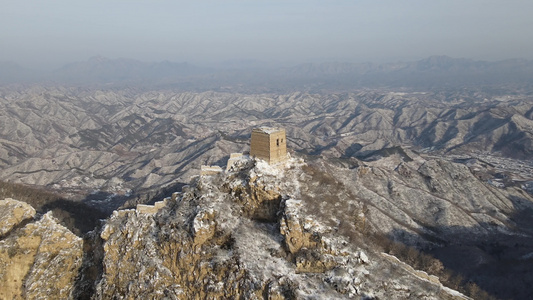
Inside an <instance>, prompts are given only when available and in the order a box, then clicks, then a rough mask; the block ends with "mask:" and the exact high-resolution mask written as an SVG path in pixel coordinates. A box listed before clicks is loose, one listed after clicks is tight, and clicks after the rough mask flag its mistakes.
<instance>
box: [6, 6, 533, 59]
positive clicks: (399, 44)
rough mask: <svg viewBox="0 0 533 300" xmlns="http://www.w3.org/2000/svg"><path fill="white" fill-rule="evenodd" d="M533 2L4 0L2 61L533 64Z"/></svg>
mask: <svg viewBox="0 0 533 300" xmlns="http://www.w3.org/2000/svg"><path fill="white" fill-rule="evenodd" d="M532 14H533V1H531V0H506V1H504V0H497V1H496V0H403V1H399V0H383V1H380V0H359V1H358V0H350V1H340V0H339V1H335V0H332V1H325V0H324V1H313V0H305V1H304V0H302V1H290V0H285V1H262V0H247V1H221V0H218V1H200V0H198V1H163V0H159V1H158V0H152V1H134V0H128V1H126V0H124V1H119V0H106V1H101V0H91V1H88V0H85V1H81V0H80V1H72V0H47V1H42V0H24V1H20V0H17V1H11V0H2V1H1V2H0V28H1V30H0V61H14V62H17V63H19V64H21V65H24V66H34V65H40V66H55V65H57V66H59V65H61V64H63V63H65V62H71V61H81V60H87V59H88V58H89V57H91V56H95V55H102V56H105V57H109V58H119V57H125V58H133V59H139V60H143V61H160V60H171V61H176V62H182V61H188V62H192V63H199V62H203V61H208V62H214V61H225V60H248V59H252V60H262V61H287V62H306V61H352V62H362V61H374V62H382V61H396V60H413V59H421V58H424V57H427V56H430V55H449V56H452V57H466V58H474V59H484V60H499V59H506V58H516V57H520V58H527V59H532V58H533V17H532Z"/></svg>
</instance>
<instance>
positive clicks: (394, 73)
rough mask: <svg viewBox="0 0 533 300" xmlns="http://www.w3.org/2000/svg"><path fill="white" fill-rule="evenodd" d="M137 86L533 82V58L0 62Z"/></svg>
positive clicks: (0, 66)
mask: <svg viewBox="0 0 533 300" xmlns="http://www.w3.org/2000/svg"><path fill="white" fill-rule="evenodd" d="M9 83H55V84H66V85H76V86H79V85H82V86H83V85H106V86H109V85H112V86H113V85H114V86H124V85H136V86H140V87H154V86H155V87H178V88H184V89H189V90H228V89H229V90H238V91H242V90H243V89H252V90H253V91H257V90H267V91H279V90H283V91H286V90H295V89H299V90H302V89H304V90H322V89H325V90H350V89H354V88H361V87H372V88H376V87H405V88H445V87H455V88H457V87H471V86H488V85H490V86H493V85H509V84H511V85H528V86H529V85H531V84H533V62H532V61H529V60H524V59H510V60H503V61H496V62H488V61H476V60H471V59H464V58H451V57H448V56H431V57H428V58H425V59H422V60H418V61H412V62H396V63H385V64H374V63H358V64H356V63H340V62H328V63H307V64H300V65H296V66H291V67H277V68H261V67H258V66H256V65H254V66H251V67H249V68H246V67H242V66H239V67H233V66H231V65H226V66H224V67H217V68H207V67H199V66H195V65H192V64H189V63H175V62H170V61H162V62H155V63H147V62H141V61H137V60H133V59H124V58H119V59H108V58H105V57H101V56H97V57H92V58H90V59H89V60H87V61H83V62H74V63H69V64H67V65H65V66H63V67H62V68H60V69H57V70H54V71H51V72H36V71H32V70H29V69H25V68H22V67H20V66H18V65H17V64H15V63H11V62H4V63H2V62H0V84H9Z"/></svg>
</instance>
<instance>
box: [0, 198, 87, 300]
mask: <svg viewBox="0 0 533 300" xmlns="http://www.w3.org/2000/svg"><path fill="white" fill-rule="evenodd" d="M35 217H36V216H35V209H33V208H32V207H31V206H29V205H27V204H25V203H23V202H19V201H16V200H13V199H5V200H0V230H1V232H2V235H1V236H0V238H1V239H0V298H2V299H44V298H56V299H67V298H72V296H73V292H74V284H75V282H76V279H77V276H78V270H79V268H80V267H81V263H82V257H83V252H82V247H83V242H82V240H81V238H79V237H77V236H75V235H74V234H73V233H72V232H70V231H69V230H68V229H66V228H65V227H63V226H61V225H59V224H58V223H57V220H55V219H54V218H53V216H52V214H51V213H47V214H45V215H44V216H42V217H41V218H40V219H38V220H35V219H34V218H35Z"/></svg>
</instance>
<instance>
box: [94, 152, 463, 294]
mask: <svg viewBox="0 0 533 300" xmlns="http://www.w3.org/2000/svg"><path fill="white" fill-rule="evenodd" d="M304 165H305V164H304V163H303V162H302V161H301V160H296V159H293V160H291V161H290V162H289V163H287V164H286V165H284V166H277V167H271V166H269V165H267V164H266V163H264V162H255V161H253V160H249V159H247V158H244V159H242V160H241V161H240V162H239V163H238V164H237V166H234V168H233V170H232V171H230V172H228V173H227V174H223V175H218V176H203V177H200V178H197V182H196V184H195V185H193V186H191V187H188V188H185V189H184V191H183V192H182V193H180V194H178V195H176V196H175V197H174V199H167V202H166V203H167V204H166V206H165V207H163V208H161V209H160V210H159V211H158V212H157V213H154V214H146V213H142V212H140V211H137V210H125V211H117V212H116V213H114V214H113V215H112V216H111V217H110V219H109V221H108V222H107V223H106V225H105V227H104V229H103V231H102V233H101V237H102V239H103V240H104V241H105V243H104V251H105V257H104V274H103V277H102V280H101V281H100V282H99V283H98V286H97V294H96V295H97V296H96V298H98V299H107V298H109V297H111V296H115V297H119V298H138V297H141V298H151V297H156V298H161V297H166V298H169V299H190V298H210V299H222V298H228V297H230V298H231V297H245V298H248V299H317V298H322V299H323V298H347V299H348V298H354V297H360V298H373V297H378V298H381V297H393V298H404V299H409V298H413V299H421V298H424V299H453V298H457V299H460V298H465V297H464V296H461V294H459V293H457V292H447V290H446V289H444V288H443V287H442V285H441V284H440V283H439V282H438V279H433V280H428V278H429V277H427V276H426V277H425V278H423V277H421V276H416V275H414V272H410V271H407V270H406V269H402V268H400V269H397V268H395V267H394V264H393V263H391V261H390V260H388V259H386V258H384V257H383V256H382V255H381V254H380V253H379V252H375V251H373V250H370V249H369V248H368V246H367V245H365V244H364V243H361V244H360V245H359V246H358V245H357V244H356V243H354V242H353V241H351V240H350V238H349V237H347V236H343V235H338V234H337V232H338V230H339V228H338V224H337V226H335V225H333V226H331V225H328V224H324V223H321V221H318V220H320V218H318V219H316V218H315V216H314V215H312V214H309V213H307V212H306V211H307V210H306V209H305V207H306V206H307V205H308V204H307V203H306V202H305V201H303V200H302V194H301V192H302V186H301V185H302V184H309V187H308V188H310V187H312V186H313V185H314V184H317V183H318V182H313V181H311V182H309V181H308V180H301V178H305V176H306V174H305V172H303V171H302V167H304ZM354 205H355V204H354ZM354 226H355V225H354ZM363 248H364V249H363Z"/></svg>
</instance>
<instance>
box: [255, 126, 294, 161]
mask: <svg viewBox="0 0 533 300" xmlns="http://www.w3.org/2000/svg"><path fill="white" fill-rule="evenodd" d="M250 156H255V157H257V158H260V159H263V160H265V161H266V162H268V163H269V164H275V163H278V162H281V161H284V160H286V159H287V140H286V137H285V129H282V128H271V127H259V128H254V129H253V130H252V141H251V144H250Z"/></svg>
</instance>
